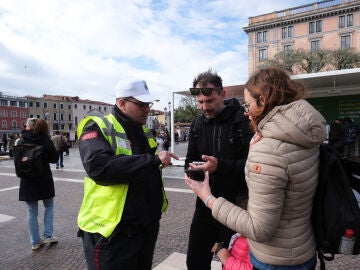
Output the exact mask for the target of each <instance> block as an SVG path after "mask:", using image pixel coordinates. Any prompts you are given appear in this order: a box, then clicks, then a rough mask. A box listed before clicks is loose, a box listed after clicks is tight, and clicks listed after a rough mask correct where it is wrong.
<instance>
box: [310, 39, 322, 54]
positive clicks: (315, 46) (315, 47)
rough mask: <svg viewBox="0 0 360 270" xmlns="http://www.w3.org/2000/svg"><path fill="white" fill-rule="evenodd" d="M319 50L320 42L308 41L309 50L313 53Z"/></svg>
mask: <svg viewBox="0 0 360 270" xmlns="http://www.w3.org/2000/svg"><path fill="white" fill-rule="evenodd" d="M319 49H320V40H318V39H317V40H311V41H310V50H311V51H312V52H313V51H316V50H319Z"/></svg>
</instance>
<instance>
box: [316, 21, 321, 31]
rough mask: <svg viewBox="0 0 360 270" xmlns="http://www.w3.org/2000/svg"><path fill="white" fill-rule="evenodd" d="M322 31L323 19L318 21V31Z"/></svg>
mask: <svg viewBox="0 0 360 270" xmlns="http://www.w3.org/2000/svg"><path fill="white" fill-rule="evenodd" d="M320 32H322V21H316V33H320Z"/></svg>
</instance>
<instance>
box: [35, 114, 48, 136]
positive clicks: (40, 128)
mask: <svg viewBox="0 0 360 270" xmlns="http://www.w3.org/2000/svg"><path fill="white" fill-rule="evenodd" d="M34 133H35V134H37V135H41V136H44V137H47V138H50V130H49V125H48V123H47V122H46V121H45V120H44V119H37V121H36V124H35V128H34Z"/></svg>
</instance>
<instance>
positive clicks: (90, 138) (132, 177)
mask: <svg viewBox="0 0 360 270" xmlns="http://www.w3.org/2000/svg"><path fill="white" fill-rule="evenodd" d="M154 100H155V98H154V97H153V96H152V95H150V93H149V89H148V87H147V84H146V82H145V81H144V80H139V79H125V80H122V81H120V82H119V84H118V85H117V87H116V104H115V106H114V108H113V110H112V112H111V113H110V114H108V115H105V116H104V117H97V116H89V117H86V118H85V119H83V120H82V121H81V122H80V123H79V126H78V132H77V134H78V136H79V151H80V156H81V161H82V163H83V165H84V168H85V171H86V174H87V176H86V177H85V180H84V198H83V201H82V205H81V208H80V211H79V215H78V225H79V228H80V230H79V236H80V237H82V239H83V248H84V253H85V258H86V263H87V266H88V269H127V270H129V269H131V270H150V269H151V266H152V259H153V254H154V249H155V243H156V239H157V236H158V233H159V226H160V218H161V213H162V212H164V211H165V210H166V208H167V199H166V195H165V191H164V184H163V180H162V172H161V170H162V168H165V167H167V166H168V165H169V164H170V162H171V158H176V159H178V157H177V156H176V155H174V154H172V153H170V152H168V151H161V152H157V143H156V140H155V138H154V136H153V135H152V133H151V132H150V130H148V129H147V128H146V127H145V124H146V119H147V116H148V114H149V112H150V108H151V106H152V102H153V101H154Z"/></svg>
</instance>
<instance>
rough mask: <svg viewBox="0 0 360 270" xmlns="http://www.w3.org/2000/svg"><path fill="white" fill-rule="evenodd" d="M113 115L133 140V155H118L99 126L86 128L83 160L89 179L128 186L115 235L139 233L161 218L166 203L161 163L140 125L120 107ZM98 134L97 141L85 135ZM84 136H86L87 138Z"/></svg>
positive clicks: (82, 141) (82, 149) (105, 183)
mask: <svg viewBox="0 0 360 270" xmlns="http://www.w3.org/2000/svg"><path fill="white" fill-rule="evenodd" d="M112 114H113V115H114V116H115V117H116V119H117V120H118V121H119V123H120V124H121V125H122V127H123V128H124V130H125V132H126V135H127V137H128V139H129V140H130V144H131V150H132V155H130V156H129V155H115V154H114V152H113V149H112V148H111V146H110V144H109V142H108V141H107V140H106V139H105V138H104V137H103V135H102V133H101V131H100V129H99V127H98V125H97V124H95V123H93V124H90V125H88V126H87V127H85V129H84V132H83V133H82V134H81V137H80V141H79V151H80V157H81V160H82V163H83V166H84V169H85V171H86V173H87V174H88V176H89V177H90V178H91V179H93V180H94V181H95V182H96V183H97V184H99V185H114V184H128V185H129V189H128V193H127V197H126V202H125V207H124V212H123V215H122V218H121V221H120V223H119V225H118V226H117V228H116V229H115V231H114V232H113V235H114V234H116V233H117V232H119V231H121V232H122V233H125V234H128V235H130V234H134V233H135V234H136V233H137V232H139V231H141V230H143V228H144V227H145V226H146V225H147V224H149V223H150V222H154V221H158V220H159V219H160V217H161V207H162V203H163V197H162V196H163V194H162V184H161V181H162V178H161V171H160V169H159V165H160V164H161V161H160V159H159V157H158V156H157V155H155V150H156V149H155V150H153V149H151V148H150V147H149V144H148V140H147V138H146V136H145V134H144V132H143V129H142V126H141V125H140V124H135V123H134V122H132V121H131V120H130V119H129V118H128V117H127V116H126V115H125V114H123V113H122V112H121V111H120V110H119V109H118V108H117V106H114V109H113V111H112ZM94 131H96V132H97V136H96V138H94V137H92V138H91V139H84V140H83V139H82V138H86V134H88V133H93V132H94ZM84 136H85V137H84Z"/></svg>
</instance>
